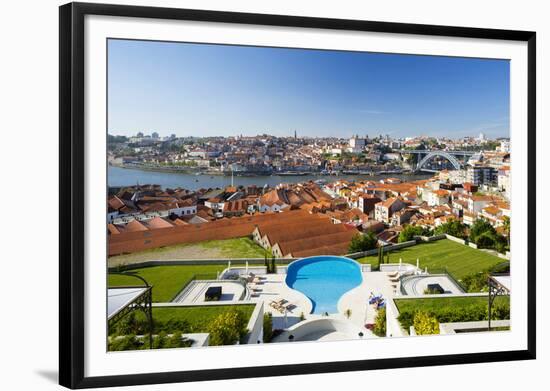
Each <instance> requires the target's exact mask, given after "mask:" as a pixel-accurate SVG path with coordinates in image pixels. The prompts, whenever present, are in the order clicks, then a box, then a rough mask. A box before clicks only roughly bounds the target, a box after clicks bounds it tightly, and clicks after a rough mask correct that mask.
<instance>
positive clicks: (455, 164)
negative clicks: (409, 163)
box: [416, 151, 462, 171]
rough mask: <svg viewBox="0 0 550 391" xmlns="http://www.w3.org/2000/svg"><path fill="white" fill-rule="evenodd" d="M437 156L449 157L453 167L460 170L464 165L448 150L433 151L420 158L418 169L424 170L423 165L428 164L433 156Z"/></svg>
mask: <svg viewBox="0 0 550 391" xmlns="http://www.w3.org/2000/svg"><path fill="white" fill-rule="evenodd" d="M436 156H441V157H443V158H445V159H447V160H448V161H449V162H451V164H452V165H453V167H454V168H455V169H456V170H460V169H461V168H462V166H461V164H460V162H459V161H458V160H457V158H455V157H454V156H453V155H451V154H450V153H448V152H446V151H431V152H429V153H428V154H427V155H426V156H424V157H423V158H422V160H420V161H419V162H418V164H417V165H416V171H420V170H422V167H424V164H426V163H427V162H428V161H429V160H431V159H432V158H434V157H436Z"/></svg>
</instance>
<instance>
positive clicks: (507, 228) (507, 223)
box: [502, 216, 510, 247]
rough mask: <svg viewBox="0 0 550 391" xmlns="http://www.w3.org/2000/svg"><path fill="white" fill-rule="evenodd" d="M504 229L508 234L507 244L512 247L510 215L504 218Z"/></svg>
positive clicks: (505, 233)
mask: <svg viewBox="0 0 550 391" xmlns="http://www.w3.org/2000/svg"><path fill="white" fill-rule="evenodd" d="M502 229H503V231H504V235H505V236H506V245H507V246H508V247H510V217H508V216H504V217H503V218H502Z"/></svg>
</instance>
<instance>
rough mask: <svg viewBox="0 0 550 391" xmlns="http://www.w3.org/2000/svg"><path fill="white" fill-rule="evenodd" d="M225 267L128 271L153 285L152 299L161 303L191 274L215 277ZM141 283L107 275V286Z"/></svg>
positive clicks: (198, 266) (197, 276) (186, 267)
mask: <svg viewBox="0 0 550 391" xmlns="http://www.w3.org/2000/svg"><path fill="white" fill-rule="evenodd" d="M234 266H237V265H234ZM226 267H227V266H226V265H173V266H151V267H144V268H140V269H133V270H131V271H129V272H131V273H135V274H137V275H139V276H140V277H143V278H145V280H146V281H147V282H148V283H149V285H152V286H153V301H154V302H160V303H163V302H169V301H171V300H172V299H173V298H174V297H175V296H176V294H178V292H179V291H180V290H181V289H182V288H183V286H184V285H185V284H186V283H187V282H188V281H189V280H191V278H193V276H196V278H197V279H199V280H200V279H202V280H204V279H215V278H216V273H217V272H221V271H223V270H224V269H225V268H226ZM142 284H143V283H142V282H141V281H140V280H139V279H137V278H134V277H129V276H123V275H118V274H110V275H109V286H121V285H142Z"/></svg>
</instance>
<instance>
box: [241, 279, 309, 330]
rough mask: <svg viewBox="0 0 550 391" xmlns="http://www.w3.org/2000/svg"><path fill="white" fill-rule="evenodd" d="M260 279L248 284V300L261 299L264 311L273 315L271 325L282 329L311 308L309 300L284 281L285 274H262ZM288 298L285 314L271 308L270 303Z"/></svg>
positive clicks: (306, 313) (298, 319)
mask: <svg viewBox="0 0 550 391" xmlns="http://www.w3.org/2000/svg"><path fill="white" fill-rule="evenodd" d="M259 277H260V278H261V281H260V282H259V283H256V284H248V287H249V289H250V288H251V287H253V289H255V291H253V292H252V293H253V294H252V295H251V297H250V301H252V302H258V301H263V302H264V304H265V306H264V308H265V311H266V312H270V313H271V314H272V315H273V327H274V328H275V329H284V328H287V327H290V326H292V325H294V324H296V323H298V322H300V316H301V314H304V316H305V317H307V316H308V314H309V313H310V312H311V310H312V304H311V301H310V300H309V298H308V297H307V296H305V295H304V294H303V293H301V292H298V291H297V290H294V289H292V288H290V287H289V286H288V285H287V284H286V282H285V278H286V274H264V275H260V276H259ZM281 299H284V300H288V304H290V305H291V306H290V307H289V309H288V311H287V313H286V320H285V314H284V313H282V312H280V311H278V310H277V309H275V308H273V307H272V306H271V305H270V303H272V302H273V301H278V300H281Z"/></svg>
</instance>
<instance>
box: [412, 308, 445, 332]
mask: <svg viewBox="0 0 550 391" xmlns="http://www.w3.org/2000/svg"><path fill="white" fill-rule="evenodd" d="M413 326H414V331H415V332H416V334H417V335H426V334H439V322H438V321H437V319H436V318H435V317H433V316H431V315H429V314H428V313H427V312H424V311H418V312H417V313H416V314H414V321H413Z"/></svg>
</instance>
